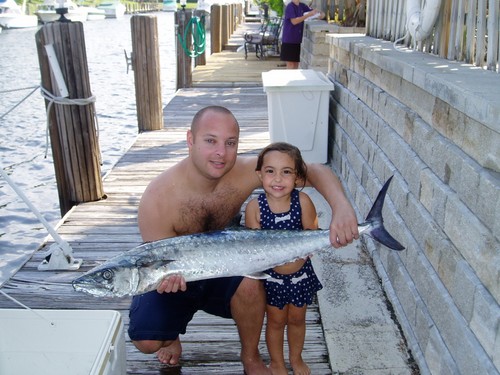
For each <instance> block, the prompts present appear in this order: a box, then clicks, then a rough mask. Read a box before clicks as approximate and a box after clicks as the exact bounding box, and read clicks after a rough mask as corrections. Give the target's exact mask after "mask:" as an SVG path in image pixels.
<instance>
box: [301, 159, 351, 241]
mask: <svg viewBox="0 0 500 375" xmlns="http://www.w3.org/2000/svg"><path fill="white" fill-rule="evenodd" d="M307 181H308V185H309V184H310V185H311V186H313V187H314V188H315V189H316V190H318V191H319V192H320V194H321V195H322V196H323V197H324V198H325V200H326V201H327V202H328V204H329V205H330V207H331V209H332V221H331V223H330V242H331V243H332V246H333V247H335V248H339V247H341V246H345V245H347V244H348V243H351V242H352V241H353V240H354V239H358V238H359V233H358V221H357V218H356V213H355V212H354V209H353V208H352V206H351V203H350V202H349V200H348V199H347V197H346V195H345V193H344V189H343V188H342V184H341V183H340V181H339V179H338V178H337V176H335V174H333V172H332V171H331V170H330V168H328V167H326V166H324V165H322V164H307Z"/></svg>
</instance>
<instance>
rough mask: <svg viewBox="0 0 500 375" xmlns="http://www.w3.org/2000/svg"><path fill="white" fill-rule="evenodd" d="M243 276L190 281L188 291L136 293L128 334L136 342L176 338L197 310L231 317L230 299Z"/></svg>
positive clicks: (131, 308) (131, 309)
mask: <svg viewBox="0 0 500 375" xmlns="http://www.w3.org/2000/svg"><path fill="white" fill-rule="evenodd" d="M242 280H243V277H224V278H219V279H210V280H202V281H194V282H189V283H187V290H186V291H185V292H177V293H162V294H160V293H158V292H157V291H156V290H154V291H152V292H149V293H145V294H141V295H139V296H134V298H133V299H132V304H131V306H130V312H129V317H130V325H129V330H128V334H129V336H130V338H131V339H132V340H134V341H139V340H158V341H166V340H175V339H176V338H177V337H178V336H179V334H184V333H186V327H187V325H188V323H189V322H190V321H191V319H192V318H193V315H194V314H195V312H197V311H198V310H203V311H205V312H207V313H209V314H212V315H217V316H220V317H223V318H232V316H231V306H230V303H231V298H232V297H233V295H234V293H235V292H236V289H238V286H239V285H240V283H241V281H242Z"/></svg>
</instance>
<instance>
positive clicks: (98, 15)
mask: <svg viewBox="0 0 500 375" xmlns="http://www.w3.org/2000/svg"><path fill="white" fill-rule="evenodd" d="M82 8H85V9H87V21H97V20H103V19H105V18H106V12H105V11H104V9H97V8H96V7H82Z"/></svg>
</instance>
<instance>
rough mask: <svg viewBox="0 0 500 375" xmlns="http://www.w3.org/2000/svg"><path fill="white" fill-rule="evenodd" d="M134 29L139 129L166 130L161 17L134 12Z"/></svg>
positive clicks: (132, 25) (132, 20) (131, 21)
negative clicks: (161, 63)
mask: <svg viewBox="0 0 500 375" xmlns="http://www.w3.org/2000/svg"><path fill="white" fill-rule="evenodd" d="M130 28H131V32H132V67H133V69H134V80H135V101H136V105H137V122H138V126H139V132H143V131H148V130H160V129H163V109H162V102H161V74H160V48H159V45H158V22H157V18H156V16H151V15H145V14H141V15H134V16H132V18H131V19H130Z"/></svg>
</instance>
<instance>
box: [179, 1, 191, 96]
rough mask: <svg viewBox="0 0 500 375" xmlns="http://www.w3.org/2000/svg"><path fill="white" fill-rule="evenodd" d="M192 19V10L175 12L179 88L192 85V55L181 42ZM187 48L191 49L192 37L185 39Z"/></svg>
mask: <svg viewBox="0 0 500 375" xmlns="http://www.w3.org/2000/svg"><path fill="white" fill-rule="evenodd" d="M190 19H191V11H187V10H178V11H177V12H175V24H176V25H177V27H176V30H177V35H176V36H175V37H176V40H177V89H180V88H186V87H191V84H192V82H193V75H192V71H191V63H192V62H191V57H190V56H188V55H186V52H185V51H184V48H183V46H182V43H181V39H182V40H184V30H185V29H186V26H187V25H188V23H189V20H190ZM185 47H186V49H187V50H190V49H191V39H190V38H187V40H185Z"/></svg>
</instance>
